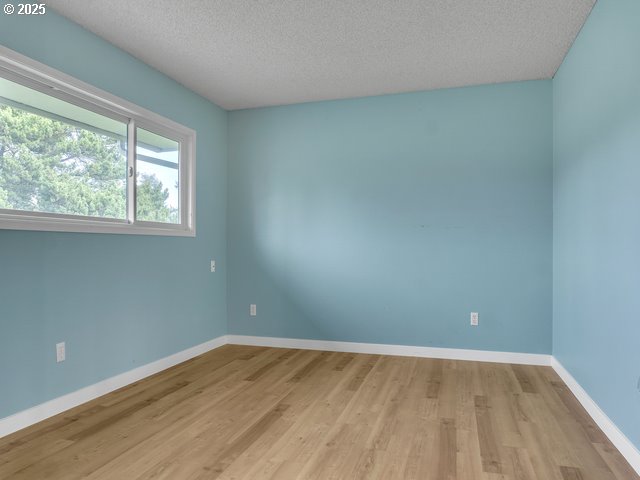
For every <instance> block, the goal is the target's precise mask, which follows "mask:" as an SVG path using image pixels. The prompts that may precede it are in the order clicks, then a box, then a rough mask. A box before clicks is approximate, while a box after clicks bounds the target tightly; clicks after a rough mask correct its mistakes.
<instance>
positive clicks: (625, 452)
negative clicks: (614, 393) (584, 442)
mask: <svg viewBox="0 0 640 480" xmlns="http://www.w3.org/2000/svg"><path fill="white" fill-rule="evenodd" d="M551 366H552V367H553V369H554V370H555V371H556V373H557V374H558V375H559V376H560V378H561V379H562V381H563V382H564V383H565V384H566V385H567V387H569V390H571V392H572V393H573V394H574V395H575V397H576V398H577V399H578V401H579V402H580V403H581V404H582V406H583V407H584V409H585V410H586V411H587V413H588V414H589V415H590V416H591V418H593V420H594V422H596V424H597V425H598V426H599V427H600V429H601V430H602V431H603V432H604V434H605V435H606V436H607V437H608V438H609V440H611V443H613V444H614V445H615V447H616V448H617V449H618V450H619V451H620V453H621V454H622V456H623V457H624V458H625V459H626V460H627V462H629V465H631V467H632V468H633V469H634V470H635V471H636V473H638V475H640V451H638V449H637V448H636V447H635V445H634V444H633V443H632V442H631V440H629V439H628V438H627V437H626V435H625V434H624V433H622V432H621V431H620V429H619V428H618V427H617V425H616V424H615V423H613V421H612V420H611V419H610V418H609V417H608V416H607V414H606V413H604V412H603V411H602V409H601V408H600V407H599V406H598V404H597V403H596V402H595V401H594V400H593V399H592V398H591V397H590V396H589V394H588V393H587V392H586V391H585V389H584V388H582V387H581V386H580V384H579V383H578V381H577V380H576V379H575V378H573V376H572V375H571V374H570V373H569V372H568V371H567V369H566V368H564V367H563V366H562V364H561V363H560V362H559V361H558V359H557V358H555V357H551Z"/></svg>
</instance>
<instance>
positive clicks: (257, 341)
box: [227, 335, 551, 366]
mask: <svg viewBox="0 0 640 480" xmlns="http://www.w3.org/2000/svg"><path fill="white" fill-rule="evenodd" d="M227 342H228V343H231V344H235V345H255V346H260V347H279V348H300V349H303V350H325V351H330V352H349V353H373V354H377V355H397V356H401V357H424V358H443V359H448V360H473V361H477V362H496V363H518V364H523V365H544V366H549V365H551V355H545V354H538V353H514V352H492V351H488V350H464V349H459V348H439V347H416V346H409V345H385V344H382V343H356V342H334V341H329V340H304V339H299V338H276V337H252V336H247V335H227Z"/></svg>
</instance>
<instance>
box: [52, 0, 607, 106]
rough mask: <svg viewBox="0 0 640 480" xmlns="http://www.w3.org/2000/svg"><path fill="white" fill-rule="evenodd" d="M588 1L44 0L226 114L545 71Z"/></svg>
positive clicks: (551, 70) (550, 70)
mask: <svg viewBox="0 0 640 480" xmlns="http://www.w3.org/2000/svg"><path fill="white" fill-rule="evenodd" d="M594 3H595V0H182V1H181V0H173V1H167V0H135V1H131V0H108V1H105V0H49V1H48V2H47V5H48V6H50V7H52V8H53V9H54V10H56V11H57V12H59V13H61V14H62V15H64V16H65V17H67V18H70V19H71V20H73V21H75V22H77V23H79V24H80V25H82V26H84V27H85V28H87V29H88V30H91V31H92V32H94V33H96V34H98V35H100V36H101V37H103V38H105V39H107V40H108V41H110V42H111V43H113V44H115V45H117V46H118V47H120V48H122V49H124V50H126V51H127V52H129V53H131V54H132V55H133V56H135V57H137V58H139V59H140V60H142V61H143V62H145V63H147V64H149V65H151V66H153V67H155V68H156V69H158V70H160V71H161V72H164V73H165V74H167V75H169V76H170V77H172V78H174V79H175V80H177V81H179V82H180V83H182V84H183V85H185V86H187V87H189V88H190V89H192V90H194V91H196V92H198V93H200V94H201V95H203V96H205V97H207V98H209V99H210V100H212V101H214V102H215V103H217V104H218V105H220V106H222V107H224V108H226V109H229V110H234V109H239V108H249V107H259V106H265V105H281V104H289V103H298V102H308V101H314V100H325V99H336V98H347V97H362V96H367V95H380V94H385V93H398V92H409V91H416V90H429V89H435V88H444V87H458V86H466V85H478V84H485V83H497V82H507V81H516V80H532V79H541V78H551V77H552V76H553V75H554V74H555V72H556V70H557V68H558V66H559V65H560V63H561V62H562V59H563V58H564V56H565V54H566V52H567V50H568V49H569V47H570V46H571V43H572V42H573V39H574V38H575V36H576V34H577V33H578V31H579V30H580V28H581V26H582V24H583V23H584V21H585V19H586V17H587V15H588V14H589V12H590V10H591V8H592V7H593V4H594Z"/></svg>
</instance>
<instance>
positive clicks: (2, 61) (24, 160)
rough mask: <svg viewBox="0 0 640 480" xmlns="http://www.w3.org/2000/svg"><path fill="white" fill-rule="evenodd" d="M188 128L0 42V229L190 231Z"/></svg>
mask: <svg viewBox="0 0 640 480" xmlns="http://www.w3.org/2000/svg"><path fill="white" fill-rule="evenodd" d="M194 150H195V132H194V131H193V130H190V129H188V128H186V127H184V126H182V125H179V124H177V123H175V122H173V121H171V120H168V119H165V118H163V117H161V116H159V115H157V114H155V113H153V112H149V111H147V110H145V109H142V108H140V107H138V106H136V105H133V104H131V103H129V102H127V101H125V100H122V99H119V98H117V97H114V96H113V95H111V94H109V93H106V92H103V91H100V90H98V89H96V88H94V87H91V86H89V85H86V84H84V83H82V82H80V81H78V80H76V79H73V78H71V77H69V76H67V75H65V74H62V73H60V72H57V71H55V70H53V69H51V68H49V67H46V66H44V65H41V64H39V63H37V62H34V61H33V60H30V59H27V58H26V57H23V56H21V55H19V54H17V53H15V52H13V51H11V50H8V49H6V48H3V47H0V228H8V229H26V230H53V231H73V232H98V233H135V234H153V235H189V236H193V235H195V225H194V213H195V212H194V203H195V202H194V199H195V191H194V188H195V185H194V169H195V165H194V163H195V160H194Z"/></svg>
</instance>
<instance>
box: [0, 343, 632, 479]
mask: <svg viewBox="0 0 640 480" xmlns="http://www.w3.org/2000/svg"><path fill="white" fill-rule="evenodd" d="M0 478H1V479H7V480H8V479H15V480H24V479H38V480H40V479H64V480H71V479H76V478H86V479H92V480H104V479H117V480H130V479H172V480H182V479H188V480H191V479H193V480H196V479H202V480H204V479H220V480H231V479H251V480H254V479H285V480H286V479H385V480H389V479H420V480H425V479H426V480H428V479H436V480H454V479H464V480H474V479H479V480H498V479H512V480H534V479H539V480H574V479H581V480H615V479H624V480H631V479H638V478H639V477H638V476H637V475H636V474H635V473H634V472H633V470H632V469H631V468H630V467H629V465H628V464H627V463H626V462H625V460H624V459H623V457H622V456H621V455H620V453H619V452H618V451H617V450H616V449H615V448H614V447H613V445H612V444H611V443H610V442H609V441H608V440H607V438H606V437H605V436H604V435H603V433H602V432H601V431H600V430H599V429H598V427H597V426H596V425H595V424H594V423H593V421H592V420H591V418H590V417H589V415H588V414H587V413H586V412H585V411H584V410H583V409H582V407H581V406H580V404H579V403H578V402H577V400H576V399H575V397H574V396H573V395H572V394H571V392H570V391H569V390H568V388H567V387H566V386H565V385H564V384H563V383H562V381H561V380H560V378H559V377H558V376H557V375H556V374H555V372H554V371H553V370H552V369H551V368H549V367H530V366H522V365H506V364H493V363H479V362H463V361H450V360H433V359H422V358H408V357H391V356H379V355H362V354H350V353H335V352H318V351H304V350H287V349H275V348H260V347H244V346H232V345H227V346H224V347H221V348H218V349H216V350H214V351H211V352H209V353H207V354H205V355H202V356H200V357H197V358H195V359H192V360H190V361H188V362H186V363H183V364H180V365H178V366H176V367H174V368H171V369H169V370H166V371H164V372H161V373H159V374H157V375H155V376H153V377H150V378H148V379H145V380H143V381H140V382H138V383H135V384H133V385H130V386H128V387H125V388H123V389H121V390H119V391H117V392H114V393H111V394H109V395H106V396H104V397H101V398H98V399H96V400H94V401H92V402H90V403H87V404H85V405H82V406H80V407H78V408H75V409H73V410H70V411H68V412H65V413H63V414H61V415H58V416H56V417H53V418H51V419H48V420H46V421H44V422H42V423H39V424H37V425H34V426H32V427H30V428H28V429H25V430H23V431H21V432H17V433H15V434H13V435H11V436H9V437H5V438H3V439H0Z"/></svg>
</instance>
